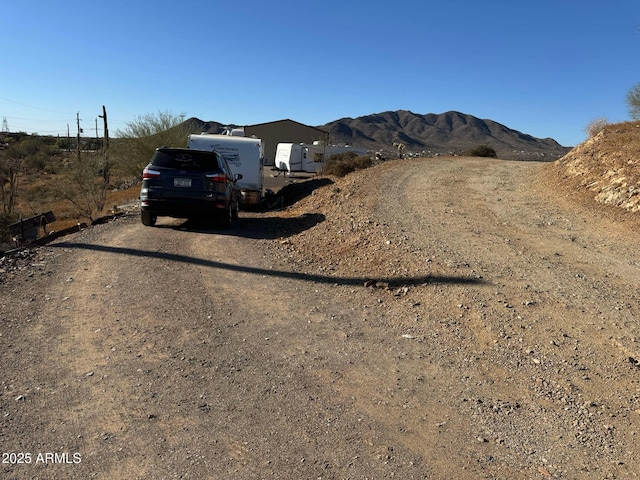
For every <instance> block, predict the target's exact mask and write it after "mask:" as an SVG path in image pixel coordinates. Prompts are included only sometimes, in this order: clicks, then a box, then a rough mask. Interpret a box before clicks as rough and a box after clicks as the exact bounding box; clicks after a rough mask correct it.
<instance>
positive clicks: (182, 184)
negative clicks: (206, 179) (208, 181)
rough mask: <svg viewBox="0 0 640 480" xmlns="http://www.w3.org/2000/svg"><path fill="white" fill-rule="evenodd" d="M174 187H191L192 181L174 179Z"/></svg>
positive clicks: (188, 179)
mask: <svg viewBox="0 0 640 480" xmlns="http://www.w3.org/2000/svg"><path fill="white" fill-rule="evenodd" d="M173 186H174V187H187V188H190V187H191V179H190V178H174V179H173Z"/></svg>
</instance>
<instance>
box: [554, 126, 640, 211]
mask: <svg viewBox="0 0 640 480" xmlns="http://www.w3.org/2000/svg"><path fill="white" fill-rule="evenodd" d="M639 152H640V122H627V123H619V124H612V125H608V126H607V127H606V128H605V129H604V130H602V131H601V132H600V133H599V134H597V135H596V136H594V137H593V138H590V139H589V140H587V141H586V142H584V143H582V144H581V145H579V146H577V147H576V148H574V149H573V150H571V151H570V152H569V153H568V154H567V155H565V156H564V157H562V158H561V159H559V160H557V161H556V162H554V163H553V164H552V165H553V168H552V169H551V170H552V171H551V174H552V175H556V176H559V177H560V178H561V179H563V180H567V181H569V186H570V187H572V188H577V189H578V190H583V191H584V190H585V189H586V191H588V192H589V193H590V194H592V195H593V198H595V200H596V201H597V202H599V203H602V204H604V205H611V206H615V207H619V208H621V209H623V210H625V211H629V212H639V211H640V153H639Z"/></svg>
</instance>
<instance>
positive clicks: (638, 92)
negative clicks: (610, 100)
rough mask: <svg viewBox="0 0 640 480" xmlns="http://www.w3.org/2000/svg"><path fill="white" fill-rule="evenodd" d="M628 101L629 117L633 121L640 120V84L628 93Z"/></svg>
mask: <svg viewBox="0 0 640 480" xmlns="http://www.w3.org/2000/svg"><path fill="white" fill-rule="evenodd" d="M626 100H627V106H628V107H629V116H630V117H631V118H632V119H633V120H640V83H638V84H637V85H635V86H634V87H633V88H631V90H629V91H628V92H627V98H626Z"/></svg>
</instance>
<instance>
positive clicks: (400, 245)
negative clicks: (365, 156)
mask: <svg viewBox="0 0 640 480" xmlns="http://www.w3.org/2000/svg"><path fill="white" fill-rule="evenodd" d="M325 183H326V184H325V185H320V184H317V185H316V186H317V188H315V189H309V191H308V192H307V193H308V195H307V196H306V197H304V198H300V199H299V200H298V201H297V202H296V203H295V204H294V205H293V206H291V207H288V208H285V209H283V210H281V211H277V212H273V211H272V212H266V213H243V214H242V215H241V219H240V221H239V222H238V223H237V224H236V225H235V226H234V227H233V228H232V229H230V230H228V231H220V230H215V229H209V228H208V227H206V226H199V225H194V224H189V223H188V222H187V223H185V222H181V221H178V220H170V219H162V218H161V219H160V220H159V226H158V227H157V228H148V227H143V226H142V224H141V223H140V221H139V219H138V218H137V217H136V216H135V215H131V216H130V217H124V218H120V219H118V220H116V221H114V222H112V223H109V224H105V225H99V226H96V227H93V228H91V229H88V230H85V231H82V232H80V233H76V234H73V235H70V236H67V237H65V238H62V239H58V240H56V241H55V242H53V243H51V244H49V245H46V246H44V247H41V248H39V249H37V250H34V251H32V252H29V253H25V254H24V255H22V256H21V257H19V258H17V259H14V260H9V259H5V260H3V261H2V262H3V263H2V264H0V270H1V271H2V273H1V274H0V275H1V277H0V278H1V279H2V283H1V284H0V311H1V314H0V328H1V330H0V335H1V336H0V367H1V370H0V381H1V391H0V445H1V446H2V464H1V465H0V472H1V475H0V476H1V477H2V478H8V479H34V478H39V479H61V478H65V479H87V478H98V479H116V478H118V479H120V478H130V479H134V478H138V479H166V478H193V479H205V478H210V479H263V478H277V479H292V480H293V479H295V480H299V479H367V478H368V479H383V478H398V479H418V478H427V479H482V478H486V479H494V478H495V479H534V478H542V479H544V478H564V479H603V478H637V477H638V475H640V447H639V442H638V440H639V439H638V436H639V435H640V434H639V433H638V432H639V431H640V363H639V362H640V344H639V340H640V325H639V320H640V308H639V304H640V293H639V291H640V290H639V287H640V249H639V248H638V233H639V232H640V229H639V228H638V217H637V214H633V213H619V211H618V209H614V208H613V207H604V206H599V205H597V204H595V203H592V201H591V198H590V197H589V195H590V194H585V195H586V196H585V195H583V194H574V193H573V191H572V190H570V189H569V184H570V183H571V182H569V181H567V180H566V179H563V178H562V175H561V174H560V173H559V166H558V165H554V164H543V163H534V162H512V161H507V160H493V159H481V158H437V159H417V160H402V161H393V162H388V163H385V164H382V165H380V166H377V167H374V168H371V169H368V170H366V171H362V172H356V173H354V174H351V175H349V176H347V177H345V178H343V179H339V180H338V179H330V180H329V181H325Z"/></svg>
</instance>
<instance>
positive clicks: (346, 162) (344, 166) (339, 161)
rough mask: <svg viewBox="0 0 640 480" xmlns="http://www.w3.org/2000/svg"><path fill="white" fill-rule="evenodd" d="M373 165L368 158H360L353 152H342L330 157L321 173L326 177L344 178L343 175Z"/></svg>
mask: <svg viewBox="0 0 640 480" xmlns="http://www.w3.org/2000/svg"><path fill="white" fill-rule="evenodd" d="M371 165H373V160H371V158H370V157H368V156H366V157H360V156H358V154H357V153H355V152H344V153H338V154H336V155H331V157H329V159H328V160H327V161H326V163H325V165H324V170H323V172H324V173H325V174H326V175H335V176H336V177H344V176H345V175H347V174H349V173H351V172H355V171H356V170H362V169H365V168H369V167H370V166H371Z"/></svg>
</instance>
